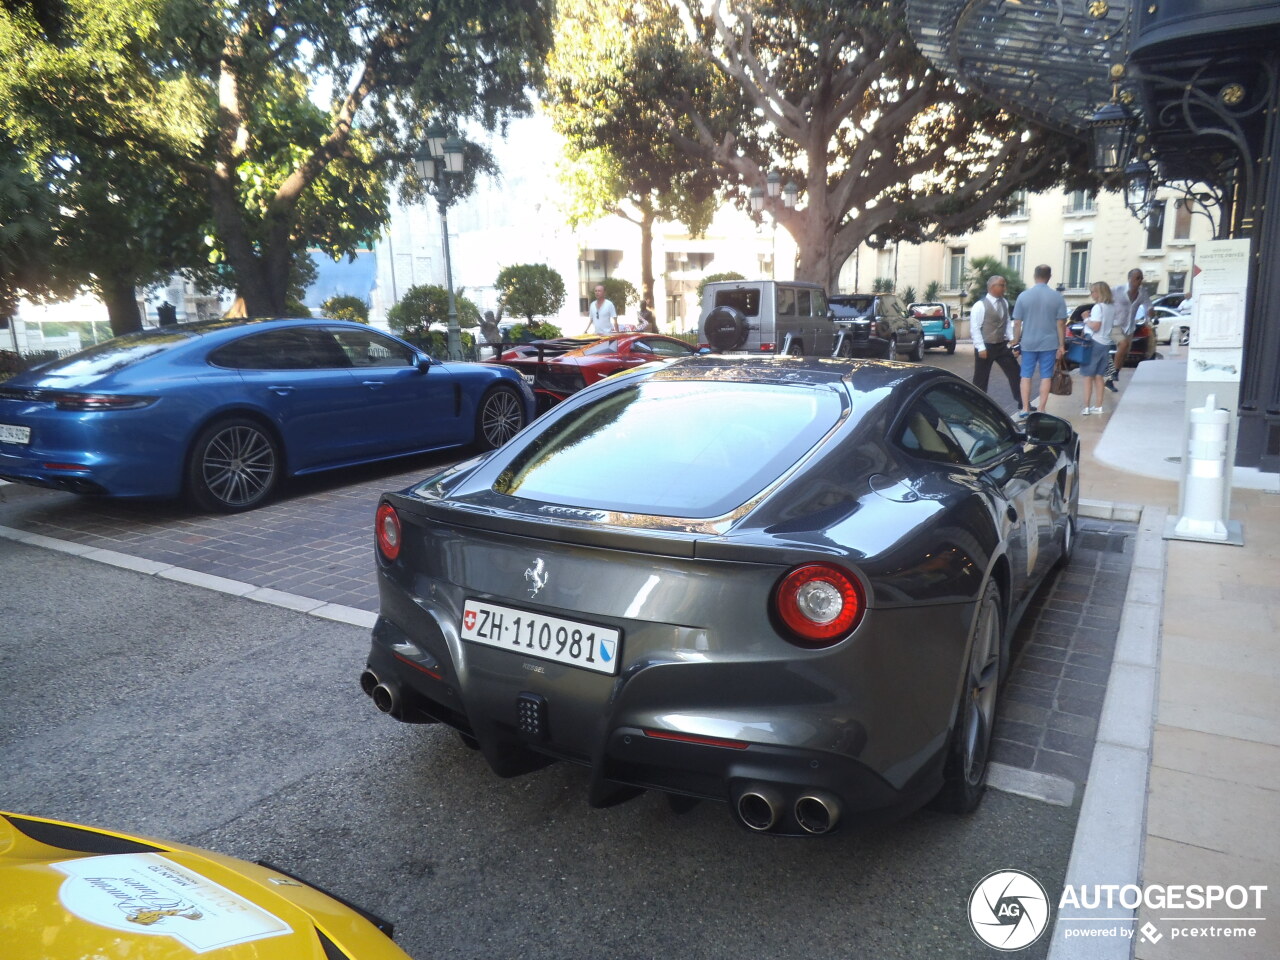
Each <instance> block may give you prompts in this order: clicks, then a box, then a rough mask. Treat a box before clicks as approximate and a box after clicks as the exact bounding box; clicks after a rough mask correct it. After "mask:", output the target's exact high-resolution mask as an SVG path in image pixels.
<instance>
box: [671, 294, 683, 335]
mask: <svg viewBox="0 0 1280 960" xmlns="http://www.w3.org/2000/svg"><path fill="white" fill-rule="evenodd" d="M667 320H669V321H670V322H671V323H674V324H676V329H677V330H678V329H681V328H682V325H683V324H684V297H681V296H673V297H667Z"/></svg>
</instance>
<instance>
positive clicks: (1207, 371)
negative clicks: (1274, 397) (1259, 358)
mask: <svg viewBox="0 0 1280 960" xmlns="http://www.w3.org/2000/svg"><path fill="white" fill-rule="evenodd" d="M1196 266H1197V267H1198V268H1199V270H1200V272H1199V273H1198V274H1197V276H1196V278H1195V294H1194V298H1193V301H1192V302H1193V304H1194V306H1193V308H1192V322H1191V349H1190V351H1189V353H1188V354H1187V379H1188V380H1190V381H1217V382H1222V381H1228V382H1232V383H1239V382H1240V374H1241V370H1242V366H1243V357H1244V301H1245V293H1246V291H1247V289H1248V285H1249V241H1248V240H1210V241H1208V242H1207V243H1202V244H1197V245H1196Z"/></svg>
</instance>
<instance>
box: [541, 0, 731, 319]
mask: <svg viewBox="0 0 1280 960" xmlns="http://www.w3.org/2000/svg"><path fill="white" fill-rule="evenodd" d="M678 30H679V21H678V19H677V18H676V11H675V10H674V9H673V8H671V7H668V6H666V5H664V4H657V3H639V4H637V3H634V2H632V0H559V3H558V4H557V8H556V30H555V36H556V44H555V48H554V50H553V51H552V54H551V56H550V57H549V58H548V71H547V98H548V109H549V112H550V115H551V118H552V120H553V122H554V124H555V127H556V130H557V131H558V132H559V133H561V134H562V135H564V137H565V138H566V141H567V143H568V145H569V150H568V156H567V157H566V162H565V164H564V165H563V168H562V179H563V181H564V183H565V186H566V188H567V193H568V198H569V203H568V204H567V210H566V212H567V214H568V217H567V219H568V220H569V223H570V225H571V226H577V225H578V224H579V223H583V222H588V221H590V220H594V219H597V218H599V217H601V216H604V215H607V214H615V215H617V216H620V217H622V218H624V219H626V220H629V221H631V222H632V223H634V224H636V226H638V227H639V228H640V261H641V263H640V273H641V286H642V288H643V291H642V292H643V296H644V299H645V300H647V301H648V302H649V303H653V281H654V274H653V228H654V224H655V223H656V222H658V221H660V220H662V221H679V222H681V223H683V224H684V225H685V226H686V227H688V228H689V230H690V232H691V233H692V234H693V235H695V236H696V235H698V234H700V233H702V232H704V231H705V230H706V228H707V225H708V224H709V223H710V221H711V216H712V214H713V212H714V201H715V200H716V198H717V196H718V194H719V193H720V187H721V186H722V183H723V181H722V178H721V177H720V176H719V175H718V174H717V173H716V171H715V170H714V168H713V167H712V166H711V165H710V164H707V163H704V162H702V161H701V160H699V159H697V158H694V157H690V156H689V155H688V154H686V153H684V152H683V151H681V150H680V149H679V148H678V147H677V145H676V143H675V141H674V140H673V139H672V137H671V135H670V134H671V130H670V125H671V118H670V113H669V111H668V110H667V109H666V108H665V106H664V104H663V103H662V101H658V100H651V99H649V98H648V97H647V96H645V95H640V96H637V90H635V89H633V87H632V83H633V80H634V79H635V78H634V69H635V67H636V64H637V57H638V51H640V50H643V49H645V48H646V47H648V46H650V45H654V44H663V43H667V42H669V38H670V37H671V36H672V35H673V34H675V33H676V32H678ZM694 133H695V131H694V129H693V127H692V126H689V125H686V129H685V135H686V136H692V135H694Z"/></svg>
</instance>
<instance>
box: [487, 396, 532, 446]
mask: <svg viewBox="0 0 1280 960" xmlns="http://www.w3.org/2000/svg"><path fill="white" fill-rule="evenodd" d="M524 425H525V410H524V404H523V403H522V402H521V400H520V395H519V394H518V393H516V391H515V390H514V389H512V388H511V387H509V386H507V385H506V384H505V383H500V384H498V385H497V386H495V387H492V388H491V389H490V390H489V391H488V393H486V394H485V395H484V397H482V398H481V400H480V406H479V408H478V409H477V410H476V433H475V443H476V446H477V447H479V448H480V449H481V450H494V449H496V448H498V447H500V446H502V445H503V444H504V443H506V442H507V441H508V440H510V439H511V438H512V437H514V436H515V435H516V434H517V433H519V432H520V431H521V430H523V429H524Z"/></svg>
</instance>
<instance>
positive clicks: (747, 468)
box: [494, 380, 847, 518]
mask: <svg viewBox="0 0 1280 960" xmlns="http://www.w3.org/2000/svg"><path fill="white" fill-rule="evenodd" d="M846 400H847V397H846V396H845V394H844V392H843V390H841V389H839V388H837V387H834V386H815V385H813V384H804V385H801V384H776V383H754V382H728V381H689V380H675V381H654V380H646V381H644V382H642V383H639V384H636V385H635V386H632V387H630V388H629V389H626V390H618V391H613V392H608V393H605V394H603V395H602V396H601V397H600V399H598V400H597V401H596V402H595V403H592V404H589V405H587V406H584V407H581V408H579V409H578V410H576V411H575V412H574V414H573V415H572V416H567V417H564V418H562V419H560V420H558V421H557V422H555V423H554V424H552V425H550V426H549V427H547V428H546V429H544V430H543V431H542V432H541V433H540V434H538V435H537V436H535V437H534V438H533V439H532V440H531V441H530V442H529V444H528V446H527V447H526V448H525V449H524V450H523V451H522V452H521V453H519V454H518V455H517V456H516V458H515V460H514V461H513V462H512V464H511V468H510V469H509V470H507V471H504V473H503V475H502V477H500V478H499V481H498V483H497V484H495V487H494V489H495V490H497V491H498V492H499V493H505V494H509V495H511V496H516V497H520V498H522V499H527V500H534V501H539V502H542V503H554V504H561V505H565V506H575V507H589V508H594V509H603V510H613V511H619V512H625V513H639V514H647V515H654V516H665V517H689V518H705V517H718V516H722V515H724V514H726V513H730V512H731V511H733V510H734V509H735V508H736V507H738V506H740V505H742V504H743V503H745V502H746V501H747V500H749V499H751V497H753V496H755V495H756V494H758V493H760V492H761V491H763V490H764V489H765V488H766V487H768V486H769V485H770V484H771V483H773V482H774V481H775V480H777V479H778V478H779V477H781V476H782V475H783V474H784V473H786V471H787V470H789V469H790V468H791V467H792V466H794V465H795V463H796V462H797V461H798V460H800V459H801V458H802V457H804V455H805V454H806V453H808V451H809V450H811V449H812V448H813V447H814V446H815V445H816V444H817V443H818V442H819V441H820V440H821V439H822V438H823V436H825V435H826V434H827V432H828V431H830V430H831V428H832V427H833V426H835V425H836V423H837V422H838V421H839V419H840V417H841V415H842V411H843V410H844V407H845V402H846Z"/></svg>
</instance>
